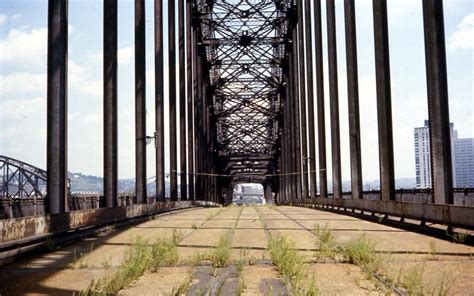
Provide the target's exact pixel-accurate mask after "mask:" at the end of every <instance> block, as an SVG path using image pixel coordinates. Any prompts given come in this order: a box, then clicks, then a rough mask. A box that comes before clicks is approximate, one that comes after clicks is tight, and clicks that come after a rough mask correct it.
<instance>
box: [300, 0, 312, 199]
mask: <svg viewBox="0 0 474 296" xmlns="http://www.w3.org/2000/svg"><path fill="white" fill-rule="evenodd" d="M306 21H308V20H306ZM304 24H305V19H304V13H303V1H302V0H298V37H297V40H298V67H299V88H300V131H301V158H300V163H302V170H301V173H302V174H301V178H302V183H301V185H302V188H301V192H302V196H303V197H304V198H307V197H308V196H309V190H308V161H307V158H308V130H307V128H306V86H310V83H308V81H307V80H306V77H305V75H306V66H305V65H306V63H305V40H304V39H305V35H304ZM308 88H309V87H308Z"/></svg>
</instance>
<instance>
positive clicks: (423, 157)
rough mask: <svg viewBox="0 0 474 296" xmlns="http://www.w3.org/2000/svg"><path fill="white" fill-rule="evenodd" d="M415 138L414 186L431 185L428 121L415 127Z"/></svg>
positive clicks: (424, 186)
mask: <svg viewBox="0 0 474 296" xmlns="http://www.w3.org/2000/svg"><path fill="white" fill-rule="evenodd" d="M414 140H415V166H416V188H430V187H431V161H430V128H429V121H428V120H425V126H423V127H416V128H415V132H414Z"/></svg>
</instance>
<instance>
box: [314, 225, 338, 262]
mask: <svg viewBox="0 0 474 296" xmlns="http://www.w3.org/2000/svg"><path fill="white" fill-rule="evenodd" d="M314 235H315V236H316V246H317V248H318V251H317V252H316V258H317V259H323V258H331V259H335V257H336V254H337V251H338V245H337V242H336V235H335V234H333V233H332V231H331V230H330V229H328V225H327V224H326V225H325V226H324V227H323V228H321V227H320V226H319V224H317V225H316V226H315V229H314Z"/></svg>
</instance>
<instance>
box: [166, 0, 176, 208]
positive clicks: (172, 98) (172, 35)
mask: <svg viewBox="0 0 474 296" xmlns="http://www.w3.org/2000/svg"><path fill="white" fill-rule="evenodd" d="M175 19H176V16H175V0H170V1H168V47H169V63H168V66H169V112H170V114H169V120H170V127H169V128H170V198H171V200H177V199H178V183H177V178H178V175H177V168H178V159H177V139H176V44H175V43H176V40H175V39H176V30H175V29H176V28H175V27H176V26H175Z"/></svg>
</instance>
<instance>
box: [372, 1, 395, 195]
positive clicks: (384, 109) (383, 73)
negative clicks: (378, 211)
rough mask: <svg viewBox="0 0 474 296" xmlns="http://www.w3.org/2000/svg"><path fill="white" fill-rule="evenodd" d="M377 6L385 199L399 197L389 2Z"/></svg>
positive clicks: (377, 73) (377, 75)
mask: <svg viewBox="0 0 474 296" xmlns="http://www.w3.org/2000/svg"><path fill="white" fill-rule="evenodd" d="M373 6H374V7H373V10H374V11H373V13H374V43H375V76H376V82H377V117H378V129H379V154H380V156H379V157H380V160H379V161H380V189H381V197H382V200H395V172H394V171H395V170H394V162H393V132H392V98H391V87H390V56H389V42H388V23H387V1H386V0H374V1H373Z"/></svg>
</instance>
